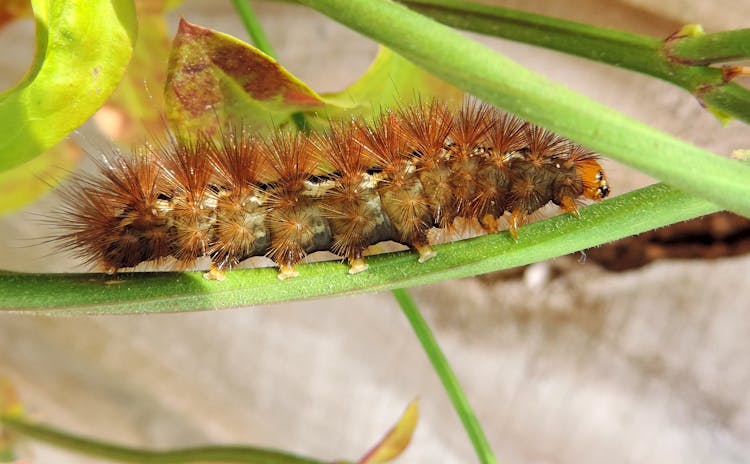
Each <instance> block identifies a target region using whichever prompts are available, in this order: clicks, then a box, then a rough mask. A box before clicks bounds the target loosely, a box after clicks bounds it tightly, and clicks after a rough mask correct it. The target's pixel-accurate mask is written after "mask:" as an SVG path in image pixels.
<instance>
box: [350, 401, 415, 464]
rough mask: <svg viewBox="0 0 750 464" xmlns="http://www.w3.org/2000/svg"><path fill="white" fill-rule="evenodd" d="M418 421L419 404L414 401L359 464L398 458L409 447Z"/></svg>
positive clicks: (372, 463) (375, 463)
mask: <svg viewBox="0 0 750 464" xmlns="http://www.w3.org/2000/svg"><path fill="white" fill-rule="evenodd" d="M418 420H419V402H418V401H417V400H414V401H412V402H411V403H409V405H408V406H407V407H406V410H405V411H404V412H403V414H401V418H400V419H399V420H398V422H397V423H396V425H394V426H393V427H392V428H391V429H390V430H389V431H388V433H387V434H386V435H385V436H384V437H383V438H382V439H381V440H380V441H379V442H378V444H377V445H375V446H374V447H373V448H372V449H371V450H370V451H368V452H367V454H365V455H364V456H363V457H362V459H360V460H359V461H358V464H378V463H381V462H388V461H390V460H392V459H393V458H396V457H398V456H399V455H400V454H401V453H403V451H404V450H405V449H406V447H407V446H408V445H409V442H410V441H411V437H412V435H413V434H414V429H415V428H416V427H417V421H418Z"/></svg>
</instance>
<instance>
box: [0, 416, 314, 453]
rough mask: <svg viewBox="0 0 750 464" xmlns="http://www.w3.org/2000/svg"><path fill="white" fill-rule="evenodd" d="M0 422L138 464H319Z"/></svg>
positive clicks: (240, 450)
mask: <svg viewBox="0 0 750 464" xmlns="http://www.w3.org/2000/svg"><path fill="white" fill-rule="evenodd" d="M0 424H1V425H2V426H3V427H5V428H7V429H9V430H12V431H13V432H15V433H17V434H19V435H22V436H25V437H27V438H32V439H34V440H38V441H40V442H43V443H47V444H50V445H54V446H58V447H61V448H64V449H68V450H71V451H75V452H78V453H82V454H86V455H89V456H98V457H101V458H104V459H108V460H113V461H119V462H134V463H139V464H178V463H196V464H197V463H200V464H211V463H213V464H231V463H252V464H323V462H322V461H318V460H315V459H310V458H305V457H300V456H295V455H293V454H289V453H285V452H282V451H276V450H270V449H264V448H252V447H243V446H205V447H196V448H184V449H177V450H167V451H153V450H143V449H138V448H131V447H127V446H121V445H115V444H112V443H106V442H102V441H98V440H93V439H91V438H86V437H81V436H78V435H73V434H70V433H67V432H63V431H61V430H58V429H55V428H52V427H49V426H46V425H41V424H35V423H33V422H29V421H26V420H24V419H21V418H18V417H11V416H6V415H0Z"/></svg>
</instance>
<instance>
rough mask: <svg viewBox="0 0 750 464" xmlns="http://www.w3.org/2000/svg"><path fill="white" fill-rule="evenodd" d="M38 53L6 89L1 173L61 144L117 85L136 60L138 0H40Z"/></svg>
mask: <svg viewBox="0 0 750 464" xmlns="http://www.w3.org/2000/svg"><path fill="white" fill-rule="evenodd" d="M32 7H33V9H34V15H35V18H36V27H37V32H36V37H37V39H36V54H35V58H34V62H33V64H32V66H31V69H30V71H29V72H28V73H27V75H26V76H25V77H24V79H22V80H21V82H19V83H18V84H17V85H16V86H15V87H13V88H11V89H9V90H8V91H6V92H4V93H2V94H0V127H3V131H4V133H3V137H2V138H0V171H4V170H7V169H10V168H12V167H14V166H18V165H20V164H22V163H25V162H26V161H28V160H30V159H32V158H34V157H35V156H37V155H39V154H40V153H42V152H43V151H44V150H46V149H48V148H50V147H52V146H54V145H56V144H57V143H59V142H60V141H61V140H62V139H63V138H64V137H65V136H67V135H68V134H69V133H70V132H71V131H73V130H74V129H75V128H77V127H78V126H80V125H81V124H82V123H83V122H84V121H85V120H86V119H87V118H88V117H89V116H91V115H92V114H93V113H94V111H96V110H97V109H98V108H99V107H100V106H101V105H102V104H103V103H104V101H105V100H106V99H107V97H108V96H109V94H110V93H111V92H112V91H113V90H114V88H115V86H116V85H117V83H118V82H119V80H120V77H121V76H122V74H123V72H125V67H126V66H127V63H128V61H129V60H130V55H131V52H132V46H133V41H134V39H135V31H136V21H135V14H134V12H133V2H132V0H88V1H85V0H77V1H76V0H33V1H32Z"/></svg>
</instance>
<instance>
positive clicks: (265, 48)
mask: <svg viewBox="0 0 750 464" xmlns="http://www.w3.org/2000/svg"><path fill="white" fill-rule="evenodd" d="M232 4H233V5H234V8H235V10H236V11H237V15H238V16H239V17H240V19H241V20H242V24H243V25H244V26H245V30H246V31H247V33H248V35H249V36H250V39H252V41H253V43H254V44H255V46H256V47H257V48H258V50H260V51H262V52H263V53H265V54H266V55H268V56H270V57H271V58H273V59H276V52H275V51H274V49H273V47H272V46H271V42H270V41H269V40H268V37H266V33H265V32H264V31H263V27H262V26H261V25H260V21H259V20H258V16H257V15H256V14H255V12H254V11H253V8H252V6H251V5H250V0H232ZM291 119H292V122H294V125H295V126H296V127H297V130H299V131H303V132H309V130H310V125H309V124H308V123H307V120H306V119H305V115H304V114H302V113H300V112H297V113H292V115H291Z"/></svg>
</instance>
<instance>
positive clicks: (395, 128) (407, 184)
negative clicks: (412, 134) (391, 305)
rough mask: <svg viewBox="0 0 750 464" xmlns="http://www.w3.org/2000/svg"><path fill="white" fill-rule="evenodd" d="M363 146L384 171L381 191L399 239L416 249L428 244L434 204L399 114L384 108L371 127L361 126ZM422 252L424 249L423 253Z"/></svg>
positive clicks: (387, 212)
mask: <svg viewBox="0 0 750 464" xmlns="http://www.w3.org/2000/svg"><path fill="white" fill-rule="evenodd" d="M359 134H360V138H361V139H362V141H363V147H364V148H365V150H367V151H368V152H369V153H371V154H372V156H373V158H374V159H375V160H377V163H378V164H377V166H378V168H380V170H381V171H382V173H383V179H382V180H381V181H380V182H379V184H378V193H379V196H380V201H381V203H382V205H383V211H384V212H385V215H386V216H387V217H388V219H389V220H390V222H391V224H393V228H394V229H395V231H396V235H397V237H396V240H397V241H398V242H400V243H404V244H406V245H409V246H410V247H412V248H415V249H418V250H419V249H426V248H427V247H428V245H429V244H428V241H427V231H428V230H429V229H430V227H432V220H431V208H430V204H429V201H428V199H427V198H426V196H425V189H424V188H423V185H424V184H422V183H421V182H420V179H419V176H418V174H417V167H416V166H415V159H414V157H413V156H412V151H411V150H410V147H409V146H408V144H407V142H406V140H405V138H404V137H403V135H402V132H401V131H400V122H399V120H398V117H397V116H396V115H395V114H393V113H391V112H384V113H382V114H381V116H380V117H379V118H377V119H376V120H375V121H374V123H373V124H372V126H371V127H365V126H361V125H360V126H359ZM420 255H421V253H420Z"/></svg>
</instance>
